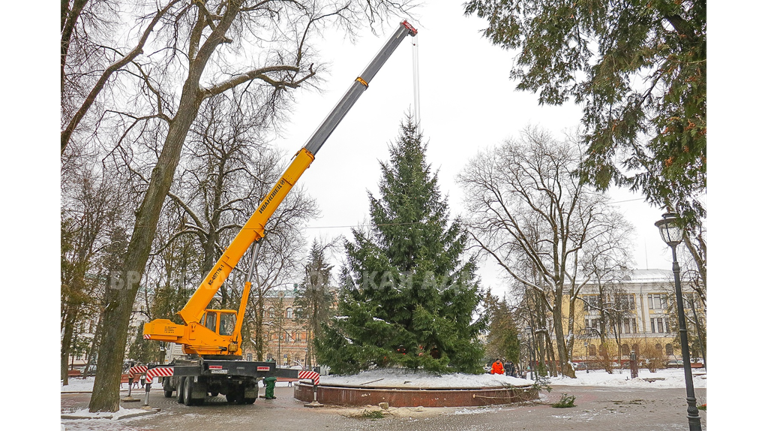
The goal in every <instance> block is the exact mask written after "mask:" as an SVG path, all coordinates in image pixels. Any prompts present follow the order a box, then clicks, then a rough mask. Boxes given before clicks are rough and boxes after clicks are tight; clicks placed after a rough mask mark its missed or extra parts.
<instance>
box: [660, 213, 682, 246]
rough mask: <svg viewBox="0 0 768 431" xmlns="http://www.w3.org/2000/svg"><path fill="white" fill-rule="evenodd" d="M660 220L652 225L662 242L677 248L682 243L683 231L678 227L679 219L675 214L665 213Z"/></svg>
mask: <svg viewBox="0 0 768 431" xmlns="http://www.w3.org/2000/svg"><path fill="white" fill-rule="evenodd" d="M661 217H662V219H661V220H659V221H657V222H656V223H654V224H655V225H656V227H657V228H659V235H661V239H662V241H664V242H665V243H667V245H669V246H670V247H677V245H678V244H680V243H681V242H683V229H682V228H680V226H679V225H678V220H679V218H678V217H677V214H675V213H666V214H664V215H662V216H661Z"/></svg>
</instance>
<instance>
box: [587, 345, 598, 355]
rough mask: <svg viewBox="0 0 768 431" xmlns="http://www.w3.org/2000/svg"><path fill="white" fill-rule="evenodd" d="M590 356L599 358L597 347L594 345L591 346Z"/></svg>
mask: <svg viewBox="0 0 768 431" xmlns="http://www.w3.org/2000/svg"><path fill="white" fill-rule="evenodd" d="M589 356H597V347H595V345H594V344H590V345H589Z"/></svg>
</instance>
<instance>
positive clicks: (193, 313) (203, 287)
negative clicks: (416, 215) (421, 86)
mask: <svg viewBox="0 0 768 431" xmlns="http://www.w3.org/2000/svg"><path fill="white" fill-rule="evenodd" d="M416 33H417V31H416V29H415V28H414V27H413V26H411V25H410V24H409V23H408V22H407V21H403V22H402V23H400V26H399V27H398V29H397V30H396V31H395V33H394V34H393V35H392V36H391V37H390V38H389V40H388V41H387V42H386V43H385V44H384V46H383V47H382V48H381V50H380V51H379V53H378V54H377V55H376V56H375V57H374V59H373V60H372V61H371V63H369V65H368V66H367V67H366V68H365V70H364V71H363V73H361V74H360V76H358V77H357V79H355V81H354V82H353V83H352V85H351V86H350V88H349V89H348V90H347V92H346V94H345V95H344V96H343V97H342V98H341V100H340V101H339V102H338V103H337V105H336V107H335V108H334V109H333V111H331V113H330V114H329V115H328V116H327V117H326V119H325V120H324V121H323V122H322V123H321V124H320V126H319V127H318V128H317V130H315V132H314V133H313V134H312V136H311V137H310V138H309V140H308V141H307V143H306V144H305V145H304V147H302V148H301V149H300V150H299V151H298V152H297V153H296V155H295V156H294V158H293V160H292V161H291V164H290V165H289V166H288V168H287V169H286V170H285V172H284V173H283V175H282V176H281V177H280V179H279V180H278V181H277V182H276V183H275V185H274V186H273V187H272V189H271V190H270V192H269V193H268V194H267V195H266V196H265V197H264V200H263V201H262V202H261V203H260V204H259V206H258V208H257V209H256V211H254V213H253V214H252V215H251V217H250V218H249V219H248V221H247V222H246V223H245V225H243V227H242V229H241V230H240V232H239V233H238V234H237V236H235V238H234V239H233V240H232V242H231V243H230V245H229V247H227V249H226V250H224V253H223V254H222V255H221V257H220V258H219V260H218V261H217V262H216V264H215V265H214V266H213V268H211V270H210V272H209V273H208V275H207V276H206V277H205V278H204V279H203V281H202V282H201V283H200V286H199V287H198V288H197V290H196V291H195V293H194V294H193V295H192V297H190V299H189V301H188V302H187V304H186V305H185V306H184V308H182V309H181V311H179V312H178V315H179V316H180V317H181V319H182V320H183V321H184V323H185V324H184V325H176V324H174V323H173V322H171V321H170V320H168V319H155V320H153V321H151V322H149V323H147V324H145V325H144V338H145V339H152V340H159V341H171V342H175V343H179V344H183V345H184V346H185V352H187V353H199V354H209V355H216V354H227V355H239V354H241V353H240V352H241V348H240V345H239V344H240V343H239V341H240V334H239V329H240V328H241V326H242V319H243V310H244V305H245V304H243V303H242V302H243V301H247V297H248V293H249V292H248V291H249V289H250V281H248V282H246V288H245V289H244V291H243V297H242V298H241V304H240V309H239V310H238V312H237V320H236V324H235V325H234V327H235V328H236V329H235V330H234V331H232V333H223V332H222V333H220V331H219V329H216V328H221V327H222V321H223V320H222V319H223V318H224V316H223V315H224V314H227V313H228V314H231V315H234V314H235V312H234V311H231V310H206V307H207V306H208V304H209V303H210V302H211V300H212V299H213V297H214V295H216V292H218V290H219V288H220V287H221V285H222V284H223V283H224V280H226V279H227V277H228V276H229V274H230V273H231V272H232V270H233V269H234V268H235V266H236V265H237V263H238V262H239V261H240V259H241V258H242V257H243V255H245V253H246V252H247V250H248V248H249V247H250V246H251V245H252V244H253V243H254V242H255V241H258V240H260V239H261V238H263V237H264V227H265V226H266V224H267V222H268V221H269V219H270V217H271V216H272V214H274V212H275V210H276V209H277V207H278V206H279V205H280V203H281V202H282V201H283V199H285V197H286V196H287V195H288V192H289V191H290V190H291V188H292V187H293V186H294V185H295V184H296V182H297V181H298V179H299V177H301V175H302V174H303V173H304V171H306V170H307V169H308V168H309V166H310V165H311V164H312V162H313V161H314V159H315V155H316V154H317V152H318V151H319V150H320V148H321V147H322V146H323V144H324V143H325V141H326V140H327V139H328V137H329V136H330V135H331V133H333V131H334V130H335V129H336V127H337V126H338V125H339V123H340V122H341V120H342V119H343V118H344V116H346V114H347V113H348V112H349V110H350V109H351V108H352V106H353V105H354V104H355V102H357V100H358V98H359V97H360V96H361V95H362V93H363V92H364V91H365V90H366V89H367V88H368V83H369V82H370V81H371V80H372V79H373V78H374V76H376V73H377V72H378V71H379V70H380V69H381V67H382V66H383V65H384V63H386V61H387V60H388V59H389V57H390V56H391V55H392V53H393V52H394V51H395V49H396V48H397V47H398V46H399V45H400V43H401V42H402V41H403V39H405V37H406V36H408V35H410V36H415V35H416ZM214 312H215V313H214ZM214 314H215V315H216V316H218V315H219V314H221V315H222V316H219V317H218V322H219V325H218V326H217V325H216V322H217V319H216V318H215V317H214V318H213V324H212V325H209V324H208V323H207V322H208V320H207V319H208V317H207V316H209V315H214ZM204 315H205V317H204ZM201 319H203V320H201ZM206 331H208V332H210V333H208V332H206Z"/></svg>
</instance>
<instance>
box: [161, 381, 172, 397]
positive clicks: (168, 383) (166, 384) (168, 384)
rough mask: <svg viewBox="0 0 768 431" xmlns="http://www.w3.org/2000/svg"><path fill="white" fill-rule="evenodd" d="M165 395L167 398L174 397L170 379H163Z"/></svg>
mask: <svg viewBox="0 0 768 431" xmlns="http://www.w3.org/2000/svg"><path fill="white" fill-rule="evenodd" d="M163 395H165V397H166V398H171V397H172V396H173V386H172V385H171V378H170V377H166V378H164V379H163Z"/></svg>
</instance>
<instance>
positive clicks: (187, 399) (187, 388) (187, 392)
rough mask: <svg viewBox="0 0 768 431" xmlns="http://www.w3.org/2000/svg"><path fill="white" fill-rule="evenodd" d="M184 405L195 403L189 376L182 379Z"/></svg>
mask: <svg viewBox="0 0 768 431" xmlns="http://www.w3.org/2000/svg"><path fill="white" fill-rule="evenodd" d="M184 405H185V406H193V405H195V400H193V399H192V379H190V378H189V377H187V378H186V379H184Z"/></svg>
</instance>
